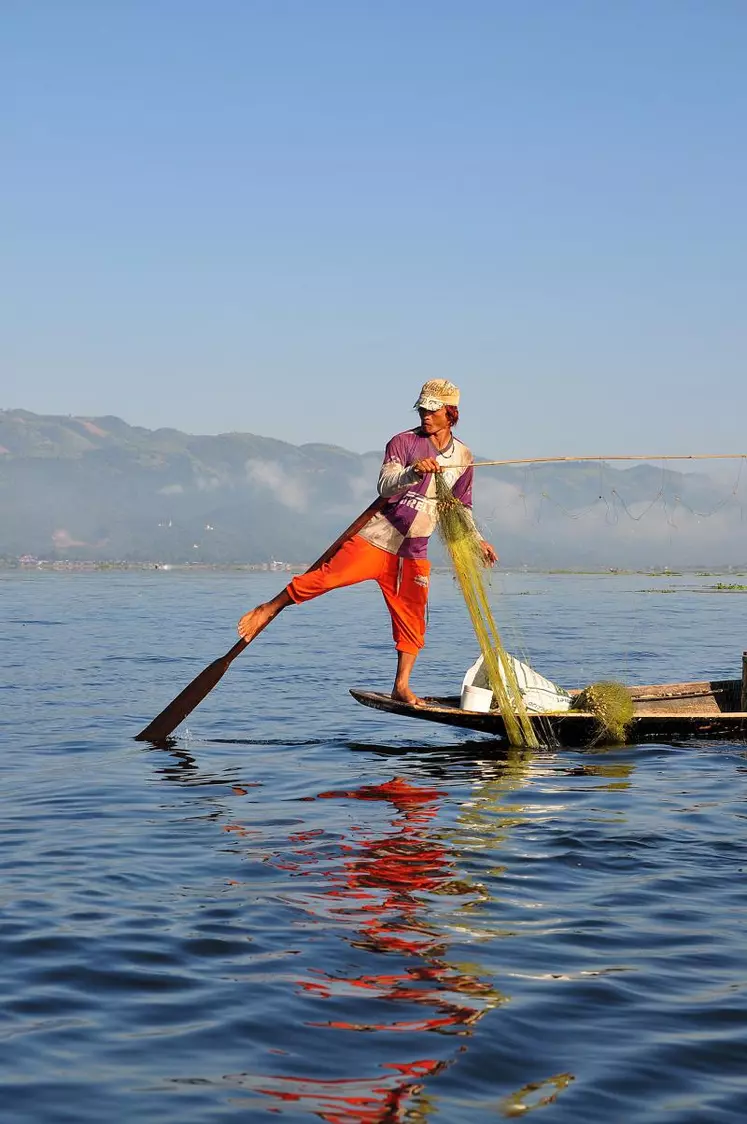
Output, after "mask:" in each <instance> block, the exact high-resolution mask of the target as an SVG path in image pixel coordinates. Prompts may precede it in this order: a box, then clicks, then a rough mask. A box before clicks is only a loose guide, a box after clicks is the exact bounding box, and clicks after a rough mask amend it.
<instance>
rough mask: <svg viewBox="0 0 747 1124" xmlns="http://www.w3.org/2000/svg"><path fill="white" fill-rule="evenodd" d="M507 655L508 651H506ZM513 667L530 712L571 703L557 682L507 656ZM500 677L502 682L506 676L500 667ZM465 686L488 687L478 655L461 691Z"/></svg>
mask: <svg viewBox="0 0 747 1124" xmlns="http://www.w3.org/2000/svg"><path fill="white" fill-rule="evenodd" d="M506 654H507V655H508V653H506ZM508 658H509V660H510V661H511V666H512V667H513V669H514V675H515V676H516V682H517V683H518V685H519V690H520V691H521V697H522V698H523V700H524V706H525V707H526V708H527V710H528V711H529V713H530V714H548V713H551V712H557V711H559V710H568V709H569V707H570V705H571V696H570V695H569V694H568V692H567V691H564V690H563V688H562V687H559V686H558V685H557V683H552V682H551V681H550V680H549V679H545V677H544V676H543V675H540V674H539V672H537V671H535V670H534V668H532V667H530V666H529V664H527V663H522V662H521V660H517V659H516V657H515V656H510V655H509V656H508ZM501 678H502V679H503V681H504V683H505V681H506V676H505V673H504V671H503V668H501ZM465 687H482V688H484V689H488V690H489V689H490V684H489V683H488V676H487V673H486V671H485V668H484V667H483V657H482V656H480V658H479V660H477V661H476V663H473V664H472V667H471V668H469V670H468V671H467V673H466V675H465V676H464V679H463V680H462V691H464V688H465Z"/></svg>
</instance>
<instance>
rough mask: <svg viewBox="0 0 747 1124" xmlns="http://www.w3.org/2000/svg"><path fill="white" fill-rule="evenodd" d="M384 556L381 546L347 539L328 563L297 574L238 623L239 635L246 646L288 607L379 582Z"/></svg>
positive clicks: (359, 539)
mask: <svg viewBox="0 0 747 1124" xmlns="http://www.w3.org/2000/svg"><path fill="white" fill-rule="evenodd" d="M382 553H383V552H382V551H381V550H379V548H378V547H375V546H371V544H370V543H369V542H366V540H365V539H362V538H360V537H359V536H358V535H356V536H355V538H352V539H348V541H347V542H346V543H344V544H343V545H342V546H341V547H340V549H339V550H338V551H337V553H336V554H334V555H333V556H332V558H331V559H330V560H329V562H325V563H324V565H323V566H320V567H319V568H318V569H317V570H310V571H309V572H308V573H305V574H297V575H296V577H295V578H294V579H293V581H292V582H290V583H289V584H288V585H287V586H286V587H285V589H284V590H283V591H282V592H281V593H279V594H278V595H277V597H273V599H272V601H266V602H265V603H264V604H263V605H257V607H256V609H252V610H251V611H250V612H248V613H245V614H244V616H243V617H242V618H241V620H240V621H239V624H238V631H239V636H242V637H243V638H244V639H245V640H246V641H247V643H248V642H249V641H250V640H253V639H254V637H255V636H256V635H257V634H258V633H260V632H261V631H262V629H263V628H266V627H267V625H268V624H269V623H270V621H272V620H274V619H275V617H276V616H277V615H278V613H280V612H282V610H283V609H285V608H287V606H288V605H291V604H293V605H300V604H301V603H302V602H303V601H311V600H312V599H313V598H314V597H320V596H321V594H323V593H328V592H329V591H330V590H331V589H341V588H342V587H343V586H347V585H356V584H357V583H358V582H363V581H368V580H369V579H374V580H375V579H377V578H378V577H379V575H380V573H381V567H382ZM384 557H386V555H384Z"/></svg>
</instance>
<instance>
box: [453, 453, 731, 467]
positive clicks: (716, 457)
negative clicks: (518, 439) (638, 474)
mask: <svg viewBox="0 0 747 1124" xmlns="http://www.w3.org/2000/svg"><path fill="white" fill-rule="evenodd" d="M733 460H747V453H686V454H685V455H684V456H676V455H675V454H674V453H663V454H662V453H660V454H659V455H658V456H650V457H649V456H641V455H640V454H637V453H636V454H635V455H634V456H631V457H623V456H617V455H615V456H611V457H521V458H520V459H519V460H505V461H475V462H474V464H473V465H472V467H473V468H487V467H488V466H489V465H508V464H561V463H565V462H571V461H572V462H574V463H575V462H578V461H733Z"/></svg>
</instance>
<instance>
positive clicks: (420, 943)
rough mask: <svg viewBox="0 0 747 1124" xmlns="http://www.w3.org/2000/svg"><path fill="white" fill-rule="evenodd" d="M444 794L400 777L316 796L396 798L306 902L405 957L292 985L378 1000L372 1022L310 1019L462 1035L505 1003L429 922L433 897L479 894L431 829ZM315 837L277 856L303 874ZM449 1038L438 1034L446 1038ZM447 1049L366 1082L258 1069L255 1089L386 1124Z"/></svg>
mask: <svg viewBox="0 0 747 1124" xmlns="http://www.w3.org/2000/svg"><path fill="white" fill-rule="evenodd" d="M440 798H441V793H440V792H439V790H437V789H432V788H426V787H424V786H422V785H415V784H412V783H410V782H408V781H407V780H405V779H404V778H402V777H394V778H393V779H392V780H391V781H388V782H387V783H385V784H381V785H364V786H361V787H360V788H356V789H353V790H339V791H338V790H333V791H329V792H322V793H320V794H319V799H325V800H360V801H379V802H381V803H382V804H385V805H387V806H388V807H389V810H390V812H391V815H390V817H389V822H388V823H387V824H385V825H384V827H383V829H381V830H379V831H377V833H376V834H375V835H370V834H369V833H368V832H369V831H370V829H366V828H364V827H362V826H359V825H354V826H353V827H352V831H351V834H352V842H350V843H345V844H343V846H342V847H341V848H340V861H339V862H338V863H335V864H333V865H332V866H331V867H330V869H329V870H327V871H325V872H324V879H325V882H326V887H325V889H324V891H323V893H322V894H316V895H313V894H312V895H306V896H305V897H304V908H305V911H306V912H307V913H308V914H310V915H311V916H313V917H314V918H315V919H317V920H319V922H320V923H324V922H325V921H329V920H330V919H334V920H335V921H338V922H339V920H340V919H344V920H345V922H346V928H347V927H348V926H349V927H350V929H352V932H349V931H348V933H347V935H346V938H345V939H347V940H348V941H349V942H350V944H351V946H352V947H354V948H361V949H365V950H368V951H371V952H374V953H377V954H380V955H386V956H387V957H388V958H391V956H392V955H396V956H397V957H398V958H399V959H400V961H401V960H402V959H404V961H405V963H404V965H403V966H402V968H401V969H400V970H395V971H392V969H391V967H389V968H388V969H387V970H386V971H382V972H380V973H373V974H371V973H365V974H361V975H357V976H344V975H338V974H333V973H331V972H325V971H323V970H321V969H317V970H314V971H312V972H311V973H309V976H311V977H312V978H308V977H307V978H306V979H303V980H299V981H298V983H297V986H298V987H299V989H300V990H301V991H303V992H304V993H305V994H307V995H309V996H311V997H313V998H315V999H318V1000H322V1001H336V1002H337V1003H339V1004H343V1005H344V1003H345V1002H346V1001H348V1002H349V1001H350V1000H351V999H353V1000H356V999H357V1000H360V1001H361V1002H362V1003H371V1004H372V1005H373V1007H374V1008H375V1010H376V1015H377V1016H378V1017H376V1018H375V1019H372V1020H371V1021H350V1020H349V1019H341V1018H337V1019H336V1018H330V1019H329V1020H320V1021H314V1022H310V1023H308V1024H307V1025H309V1026H313V1027H316V1028H324V1029H331V1030H345V1031H357V1032H368V1033H371V1032H386V1033H388V1034H402V1033H412V1032H421V1031H428V1032H436V1033H438V1034H439V1035H447V1036H453V1035H460V1036H464V1035H468V1034H469V1033H471V1031H470V1026H471V1024H473V1023H474V1022H476V1021H477V1020H478V1019H479V1018H481V1016H482V1015H483V1014H485V1012H486V1011H488V1010H490V1009H491V1008H492V1007H495V1006H497V1004H498V1003H500V1002H501V1001H502V996H500V994H499V993H498V992H497V991H496V990H495V988H493V987H492V986H491V985H490V984H489V983H486V982H484V981H481V980H479V979H477V978H476V977H475V976H473V975H471V974H469V973H468V972H465V971H463V970H462V971H460V970H458V969H457V968H456V967H454V966H453V965H450V964H449V963H447V962H446V960H445V959H444V953H445V949H446V946H447V940H446V937H445V934H444V931H443V930H442V929H441V928H438V927H435V926H434V924H433V921H432V920H430V921H429V919H428V915H429V913H431V914H432V913H433V912H434V911H433V903H432V901H430V900H429V898H430V897H431V895H434V894H435V895H449V894H451V895H457V896H459V897H464V896H465V894H467V895H469V897H471V898H472V899H474V898H480V897H483V896H484V891H482V890H481V889H478V888H477V887H473V886H469V885H466V884H465V883H464V882H459V881H457V880H456V879H455V872H454V856H453V853H452V852H451V851H450V849H449V848H448V847H447V846H445V845H444V843H443V841H442V840H441V839H439V838H437V837H436V836H435V834H429V832H428V827H429V826H430V825H431V823H432V821H433V820H434V819H435V818H436V816H437V813H438V810H439V800H440ZM315 834H321V833H318V832H317V833H315V832H309V831H303V832H298V833H296V834H295V835H293V836H292V837H291V840H290V841H291V842H292V843H293V844H295V845H296V846H295V847H294V850H293V852H292V855H291V856H288V857H286V858H284V859H283V860H282V861H279V862H277V863H276V865H277V866H279V867H280V868H281V869H284V870H289V871H291V872H292V873H293V875H294V876H296V877H299V876H301V877H302V876H303V875H304V874H307V873H311V870H310V869H309V867H310V866H311V867H314V866H316V865H317V864H318V856H317V853H316V852H315V851H314V850H313V849H310V848H309V847H308V844H309V843H310V842H311V841H312V838H313V836H314V835H315ZM315 873H316V872H315ZM383 1004H387V1005H391V1004H395V1005H396V1006H395V1007H394V1010H393V1015H394V1017H391V1018H386V1019H382V1017H381V1014H382V1007H383ZM356 1005H358V1004H356ZM403 1005H407V1007H408V1008H409V1010H408V1011H407V1013H406V1012H405V1011H404V1010H402V1016H401V1017H397V1015H396V1012H397V1009H398V1008H399V1009H402V1007H403ZM413 1008H415V1010H413ZM417 1009H422V1015H420V1014H419V1015H417V1016H415V1011H416V1010H417ZM449 1040H450V1038H447V1039H445V1040H443V1039H442V1043H443V1042H444V1041H449ZM434 1045H435V1041H434ZM437 1052H439V1051H434V1053H437ZM449 1054H450V1055H452V1056H447V1057H446V1058H441V1059H439V1058H425V1059H423V1058H420V1059H416V1060H403V1061H398V1062H395V1063H391V1062H390V1063H382V1064H381V1065H380V1067H379V1068H380V1070H388V1071H390V1072H388V1073H384V1074H382V1073H380V1074H379V1076H377V1077H371V1078H368V1079H348V1078H346V1079H343V1080H340V1081H329V1080H313V1079H308V1078H296V1077H289V1076H288V1077H285V1076H284V1077H275V1078H255V1079H253V1080H252V1082H251V1084H252V1087H253V1088H254V1090H255V1091H256V1092H261V1093H263V1094H264V1095H265V1096H268V1097H274V1098H276V1099H277V1100H279V1101H280V1102H286V1101H289V1100H292V1101H299V1100H302V1101H303V1102H304V1103H305V1106H306V1107H307V1108H308V1109H309V1110H310V1111H312V1112H314V1113H316V1114H317V1115H318V1116H319V1117H320V1118H321V1119H322V1120H325V1121H328V1122H329V1124H387V1122H389V1121H392V1122H394V1121H399V1120H401V1119H403V1116H402V1111H403V1103H404V1101H405V1100H406V1099H408V1098H411V1097H412V1096H413V1095H414V1094H415V1093H419V1092H420V1091H421V1082H422V1080H423V1078H424V1077H425V1076H428V1075H433V1074H435V1073H437V1072H439V1071H440V1070H442V1069H444V1068H445V1067H446V1066H447V1065H449V1064H450V1063H451V1061H452V1060H453V1047H450V1048H449ZM414 1111H415V1110H414V1109H413V1107H412V1106H411V1107H408V1119H416V1118H417V1117H416V1116H414V1115H413V1112H414ZM418 1116H419V1113H418ZM420 1118H421V1119H422V1117H420Z"/></svg>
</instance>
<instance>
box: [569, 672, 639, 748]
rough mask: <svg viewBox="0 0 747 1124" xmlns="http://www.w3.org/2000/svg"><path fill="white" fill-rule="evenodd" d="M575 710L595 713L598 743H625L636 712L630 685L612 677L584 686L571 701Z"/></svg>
mask: <svg viewBox="0 0 747 1124" xmlns="http://www.w3.org/2000/svg"><path fill="white" fill-rule="evenodd" d="M571 710H586V711H589V712H590V713H591V714H593V715H594V718H595V720H596V726H597V730H596V734H595V736H594V742H595V743H599V742H618V743H619V742H624V741H625V737H626V734H627V732H628V727H629V726H630V723H631V722H632V721H633V716H634V714H635V707H634V705H633V697H632V695H631V693H630V691H629V690H628V688H627V687H626V686H624V684H622V683H615V682H614V681H612V680H602V681H601V682H600V683H592V684H591V686H590V687H584V689H583V691H580V692H579V694H578V695H576V697H575V698H574V700H573V702H572V703H571Z"/></svg>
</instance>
